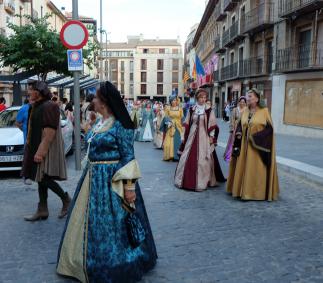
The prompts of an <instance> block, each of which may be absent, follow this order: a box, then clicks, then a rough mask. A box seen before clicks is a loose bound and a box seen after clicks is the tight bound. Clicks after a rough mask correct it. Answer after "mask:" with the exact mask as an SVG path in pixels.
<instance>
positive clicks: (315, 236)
mask: <svg viewBox="0 0 323 283" xmlns="http://www.w3.org/2000/svg"><path fill="white" fill-rule="evenodd" d="M218 151H219V152H218V155H219V157H221V156H222V154H223V149H222V148H219V149H218ZM136 155H137V158H138V160H139V162H140V165H141V169H142V173H143V178H142V179H141V180H140V185H141V188H142V191H143V195H144V198H145V203H146V207H147V210H148V213H149V217H150V221H151V226H152V229H153V232H154V236H155V241H156V244H157V250H158V254H159V259H158V263H157V266H156V268H155V269H154V270H153V271H152V272H150V273H148V274H147V275H146V276H145V277H144V278H143V280H142V282H146V283H162V282H173V283H193V282H194V283H195V282H196V283H197V282H203V283H214V282H224V283H229V282H232V283H244V282H245V283H251V282H268V283H269V282H272V283H280V282H281V283H287V282H304V283H305V282H306V283H307V282H323V229H322V227H323V189H322V188H321V187H319V186H318V185H314V184H311V183H308V182H306V181H304V180H302V179H300V178H296V177H293V176H292V175H287V174H285V173H282V172H279V176H280V188H281V194H280V200H279V201H277V202H273V203H268V202H253V201H249V202H246V201H244V202H242V201H238V200H234V199H232V198H231V197H230V196H229V195H227V194H226V193H225V186H224V185H222V186H220V187H219V188H216V189H210V190H208V191H206V192H203V193H194V192H186V191H182V190H178V189H176V188H175V187H174V186H173V175H174V170H175V166H176V163H166V162H163V161H161V159H162V152H161V151H159V150H155V149H154V148H153V145H152V144H151V143H137V144H136ZM220 159H222V158H220ZM68 163H69V180H68V181H67V182H65V183H63V186H64V187H65V188H66V189H67V190H68V191H69V192H70V193H71V194H73V191H74V189H75V187H76V183H77V181H78V178H79V175H80V173H79V172H75V171H74V170H73V168H74V164H73V158H72V157H69V160H68ZM222 166H223V168H224V171H225V174H226V175H227V167H228V166H227V165H226V164H224V163H222ZM8 176H9V177H8ZM0 184H1V194H0V203H1V207H0V231H1V233H0V240H1V248H0V282H1V283H5V282H15V283H16V282H17V283H20V282H21V283H28V282H32V283H38V282H72V281H70V280H68V279H64V278H62V277H59V276H57V275H56V273H55V264H56V255H57V248H58V244H59V241H60V236H61V232H62V230H63V225H64V222H65V221H64V220H59V219H58V218H57V214H58V213H59V210H60V208H61V203H60V201H59V199H58V198H57V197H56V196H54V195H53V194H52V193H49V209H50V217H49V219H48V220H47V221H42V222H37V223H27V222H25V221H24V220H23V216H24V215H26V214H30V213H32V212H34V209H36V203H37V198H38V194H37V190H36V186H35V185H33V186H30V187H28V186H25V185H24V184H23V182H22V181H21V179H20V178H19V177H17V174H12V173H10V174H5V173H1V175H0Z"/></svg>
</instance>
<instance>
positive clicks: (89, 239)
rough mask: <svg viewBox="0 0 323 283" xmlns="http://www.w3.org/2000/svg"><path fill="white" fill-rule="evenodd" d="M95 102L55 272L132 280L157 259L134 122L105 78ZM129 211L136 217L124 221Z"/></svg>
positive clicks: (97, 279)
mask: <svg viewBox="0 0 323 283" xmlns="http://www.w3.org/2000/svg"><path fill="white" fill-rule="evenodd" d="M94 105H95V110H96V111H97V112H99V113H100V114H101V115H102V118H100V119H99V120H98V121H97V123H96V124H95V125H94V127H93V129H92V130H91V131H90V132H89V133H88V135H87V139H88V156H87V159H88V161H87V166H86V167H85V169H84V172H83V175H82V177H81V179H80V181H79V183H78V186H77V188H76V191H75V194H74V198H73V201H72V205H71V209H70V211H69V215H68V217H67V221H66V225H65V228H64V231H63V235H62V240H61V243H60V246H59V251H58V263H57V272H58V273H59V274H61V275H65V276H69V277H74V278H77V279H78V280H79V281H81V282H93V283H97V282H110V283H119V282H123V283H132V282H136V281H139V280H140V279H141V277H142V276H143V274H144V273H146V272H147V271H149V270H150V269H152V268H153V267H154V266H155V264H156V259H157V253H156V248H155V243H154V239H153V236H152V232H151V229H150V224H149V220H148V217H147V213H146V210H145V205H144V201H143V198H142V196H141V192H140V187H139V184H138V182H137V180H138V178H140V176H141V174H140V170H139V165H138V162H137V161H136V159H135V156H134V146H133V143H134V124H133V122H132V121H131V118H130V116H129V114H128V112H127V109H126V107H125V105H124V103H123V101H122V98H121V96H120V93H119V91H118V90H117V89H116V88H115V86H114V85H113V84H112V83H110V82H103V83H101V85H100V88H99V90H98V91H97V94H96V98H95V99H94ZM129 210H130V211H132V212H128V211H129ZM133 211H134V212H133ZM133 213H135V216H136V217H137V219H139V220H140V221H139V222H134V223H136V225H129V224H131V223H132V222H130V223H129V219H130V218H129V217H131V216H133V215H134V214H133ZM139 223H140V224H139ZM140 226H141V227H140ZM134 234H136V235H137V236H138V237H136V236H134ZM132 236H134V237H132Z"/></svg>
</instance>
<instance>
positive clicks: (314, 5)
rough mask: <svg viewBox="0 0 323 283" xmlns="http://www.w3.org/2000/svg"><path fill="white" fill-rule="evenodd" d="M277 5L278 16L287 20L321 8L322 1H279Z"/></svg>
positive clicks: (322, 5)
mask: <svg viewBox="0 0 323 283" xmlns="http://www.w3.org/2000/svg"><path fill="white" fill-rule="evenodd" d="M278 4H279V6H278V16H279V17H282V18H285V17H286V18H287V17H290V16H293V15H295V14H296V15H302V14H305V13H310V12H312V11H315V10H317V9H320V8H322V7H323V0H279V3H278Z"/></svg>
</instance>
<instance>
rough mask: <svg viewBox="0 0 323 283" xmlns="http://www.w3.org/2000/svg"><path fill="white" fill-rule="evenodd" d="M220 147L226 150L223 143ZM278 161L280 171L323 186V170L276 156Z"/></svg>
mask: <svg viewBox="0 0 323 283" xmlns="http://www.w3.org/2000/svg"><path fill="white" fill-rule="evenodd" d="M218 146H219V147H222V148H226V144H225V143H223V142H218ZM276 161H277V164H278V168H279V169H281V170H283V171H285V172H287V173H290V174H293V175H296V176H298V177H302V178H304V179H305V180H307V181H310V182H314V183H316V184H318V185H322V186H323V168H320V167H316V166H313V165H309V164H307V163H304V162H300V161H296V160H293V159H288V158H285V157H281V156H276Z"/></svg>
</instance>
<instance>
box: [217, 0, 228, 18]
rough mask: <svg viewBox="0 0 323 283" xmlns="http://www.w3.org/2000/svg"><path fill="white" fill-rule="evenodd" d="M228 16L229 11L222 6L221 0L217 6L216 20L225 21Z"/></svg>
mask: <svg viewBox="0 0 323 283" xmlns="http://www.w3.org/2000/svg"><path fill="white" fill-rule="evenodd" d="M226 16H227V13H226V12H224V10H223V7H222V1H221V0H220V1H219V2H218V4H216V6H215V20H216V21H217V22H221V21H223V20H224V19H225V18H226Z"/></svg>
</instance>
